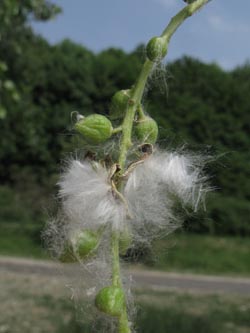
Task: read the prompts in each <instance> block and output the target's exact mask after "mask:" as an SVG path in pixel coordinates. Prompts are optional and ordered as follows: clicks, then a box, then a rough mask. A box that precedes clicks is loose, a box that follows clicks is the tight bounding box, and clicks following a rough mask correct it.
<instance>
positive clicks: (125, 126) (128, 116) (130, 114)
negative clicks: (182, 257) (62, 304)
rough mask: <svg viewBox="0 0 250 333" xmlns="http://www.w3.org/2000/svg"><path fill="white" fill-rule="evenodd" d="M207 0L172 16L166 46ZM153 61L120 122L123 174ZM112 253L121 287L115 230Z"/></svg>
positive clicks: (122, 328)
mask: <svg viewBox="0 0 250 333" xmlns="http://www.w3.org/2000/svg"><path fill="white" fill-rule="evenodd" d="M208 1H209V0H196V1H195V2H193V3H192V4H190V5H187V6H186V7H185V8H183V9H182V10H181V11H180V12H179V13H178V14H177V15H176V16H174V17H173V18H172V19H171V21H170V23H169V24H168V26H167V27H166V29H165V30H164V31H163V33H162V35H161V37H163V38H165V42H166V46H168V44H169V42H170V39H171V37H172V35H173V34H174V32H175V31H176V30H177V29H178V27H179V26H180V25H181V24H182V23H183V22H184V21H185V20H186V19H187V18H188V17H189V16H191V15H193V14H194V13H195V12H196V11H197V10H199V9H200V8H201V7H203V6H204V5H205V4H206V3H207V2H208ZM154 65H155V64H154V62H152V61H150V60H149V59H147V60H146V61H145V63H144V65H143V67H142V70H141V72H140V75H139V77H138V79H137V81H136V84H135V86H134V88H133V90H132V95H131V98H130V101H129V106H128V108H127V110H126V113H125V116H124V119H123V123H122V137H121V144H120V155H119V159H118V164H119V166H120V168H121V171H120V174H123V173H124V171H125V167H126V158H127V154H128V151H129V149H130V147H131V146H132V140H131V137H132V128H133V122H134V118H135V112H136V110H137V108H138V106H139V105H140V104H141V99H142V96H143V92H144V89H145V85H146V83H147V80H148V77H149V75H150V73H151V71H152V69H153V67H154ZM122 186H123V181H122V180H121V179H118V182H117V188H118V189H119V190H120V189H121V188H122ZM111 246H112V255H113V285H115V286H119V287H122V282H121V274H120V262H119V234H118V232H117V231H113V233H112V245H111ZM119 333H131V330H130V328H129V322H128V316H127V309H126V307H125V308H124V311H123V313H122V315H121V317H120V318H119Z"/></svg>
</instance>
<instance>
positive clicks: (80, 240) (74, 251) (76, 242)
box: [59, 230, 100, 263]
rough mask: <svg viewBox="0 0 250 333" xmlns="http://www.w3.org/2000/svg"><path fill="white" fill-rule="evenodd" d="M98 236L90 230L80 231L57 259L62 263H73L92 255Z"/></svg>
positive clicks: (97, 243)
mask: <svg viewBox="0 0 250 333" xmlns="http://www.w3.org/2000/svg"><path fill="white" fill-rule="evenodd" d="M99 240H100V237H99V234H98V233H97V232H94V231H91V230H84V231H80V232H79V233H78V234H76V235H74V236H72V237H71V239H70V240H69V241H68V242H67V244H66V245H65V248H64V250H63V252H62V254H61V256H60V257H59V260H60V261H61V262H63V263H73V262H76V261H78V259H85V258H86V257H87V256H89V255H91V254H93V253H94V251H95V250H96V249H97V247H98V245H99Z"/></svg>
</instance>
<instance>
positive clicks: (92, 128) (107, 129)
mask: <svg viewBox="0 0 250 333" xmlns="http://www.w3.org/2000/svg"><path fill="white" fill-rule="evenodd" d="M75 129H76V130H77V131H78V132H79V133H80V134H81V135H82V136H83V138H84V139H85V140H86V141H87V142H88V143H89V144H98V143H102V142H105V141H106V140H108V139H109V138H110V137H111V135H112V130H113V128H112V124H111V122H110V121H109V119H108V118H106V117H105V116H103V115H100V114H92V115H90V116H87V117H85V118H83V119H80V120H79V121H78V122H77V123H76V124H75Z"/></svg>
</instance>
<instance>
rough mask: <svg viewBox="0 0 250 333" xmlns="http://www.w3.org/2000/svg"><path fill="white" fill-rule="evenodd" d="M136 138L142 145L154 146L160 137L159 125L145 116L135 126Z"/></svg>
mask: <svg viewBox="0 0 250 333" xmlns="http://www.w3.org/2000/svg"><path fill="white" fill-rule="evenodd" d="M134 131H135V136H136V137H137V139H138V140H139V141H140V142H142V143H149V144H154V143H155V142H156V140H157V137H158V125H157V123H156V121H155V120H154V119H152V118H151V117H148V116H144V117H143V118H141V119H139V120H138V121H137V123H136V125H135V130H134Z"/></svg>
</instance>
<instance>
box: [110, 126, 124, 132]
mask: <svg viewBox="0 0 250 333" xmlns="http://www.w3.org/2000/svg"><path fill="white" fill-rule="evenodd" d="M119 132H122V126H119V127H116V128H113V131H112V134H117V133H119Z"/></svg>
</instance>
